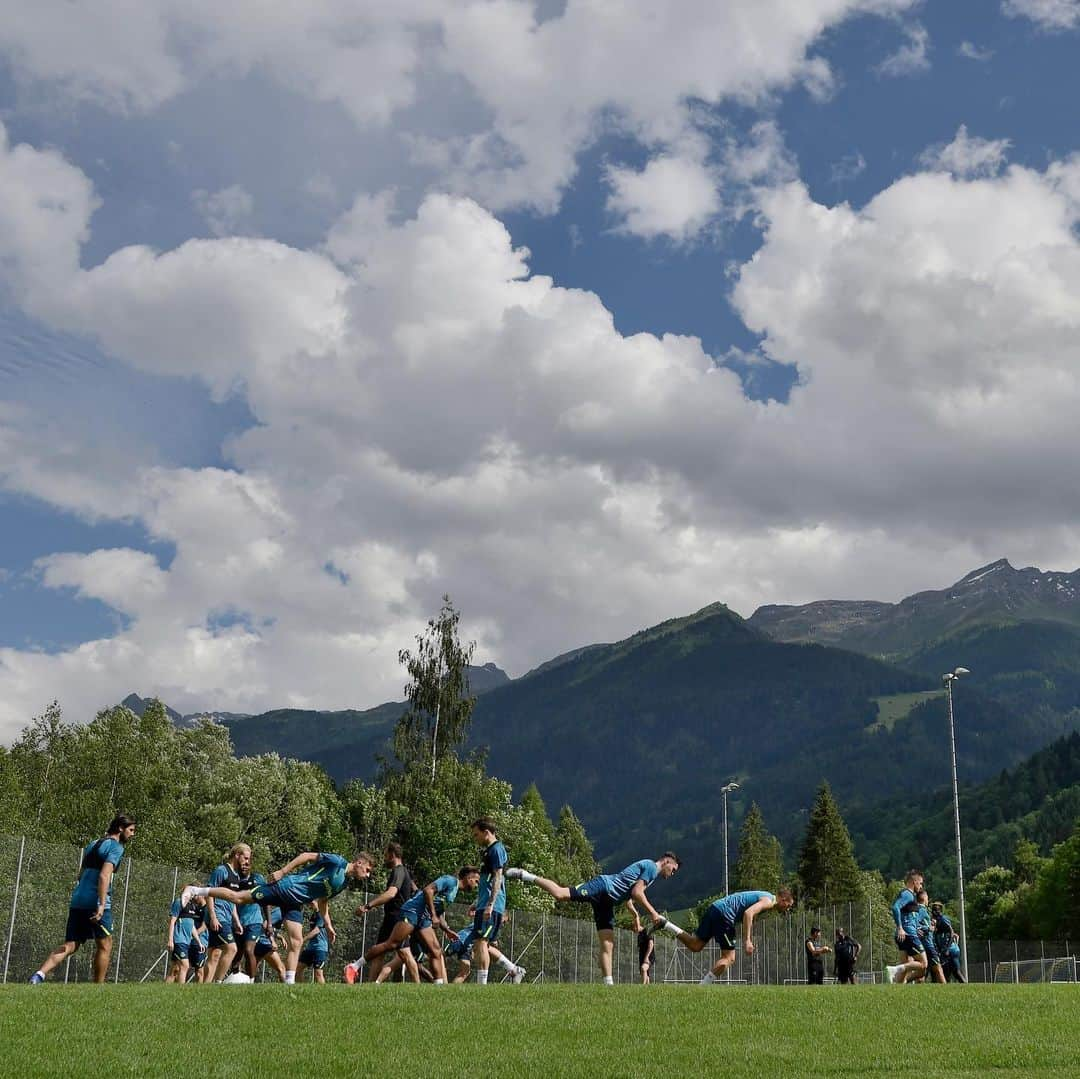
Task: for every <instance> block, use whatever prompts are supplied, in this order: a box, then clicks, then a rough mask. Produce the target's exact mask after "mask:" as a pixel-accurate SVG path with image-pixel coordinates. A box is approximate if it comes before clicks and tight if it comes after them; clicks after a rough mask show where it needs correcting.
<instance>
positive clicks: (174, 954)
mask: <svg viewBox="0 0 1080 1079" xmlns="http://www.w3.org/2000/svg"><path fill="white" fill-rule="evenodd" d="M205 917H206V900H205V899H198V898H196V899H193V900H192V901H191V902H190V903H188V905H187V906H186V907H185V906H181V904H180V900H179V899H174V900H173V904H172V907H171V908H170V910H169V933H168V939H167V940H166V943H165V947H166V948H167V949H168V951H169V973H168V975H167V976H166V978H165V981H167V982H174V983H175V984H176V985H184V984H185V983H186V982H187V978H188V972H189V971H190V970H191V966H192V963H191V955H192V951H193V950H195V951H196V952H198V951H201V950H205V949H203V942H202V938H201V937H200V936H199V930H200V929H201V928H202V924H203V919H204V918H205ZM201 966H202V963H198V964H197V966H196V969H198V967H201Z"/></svg>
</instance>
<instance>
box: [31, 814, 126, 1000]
mask: <svg viewBox="0 0 1080 1079" xmlns="http://www.w3.org/2000/svg"><path fill="white" fill-rule="evenodd" d="M134 836H135V821H134V819H133V818H131V817H129V816H127V815H126V814H124V813H118V814H117V815H116V816H115V817H113V819H112V821H111V822H110V824H109V830H108V832H106V834H105V835H104V837H103V838H101V839H96V840H94V842H93V843H88V844H87V845H86V847H85V848H84V849H83V855H82V862H81V863H80V865H79V880H78V883H77V884H76V885H75V890H74V891H73V892H72V893H71V904H70V906H69V909H68V920H67V930H66V932H65V933H64V943H63V944H61V945H59V946H58V947H56V948H54V949H53V950H52V951H51V952H50V953H49V957H48V958H47V959H46V960H45V962H44V963H42V964H41V966H40V967H39V968H38V970H37V971H35V972H34V974H33V975H32V976H31V978H30V984H31V985H40V984H41V983H42V982H43V981H45V978H46V976H47V975H48V974H49V972H50V971H52V970H53V969H55V968H56V967H57V966H59V965H60V964H61V963H62V962H63V961H64V960H65V959H67V958H69V957H70V956H72V955H74V954H75V953H76V952H77V951H78V950H79V946H80V945H81V944H83V943H84V942H85V941H88V940H90V938H91V937H93V939H94V974H93V977H94V981H95V982H97V983H98V984H99V985H100V984H101V983H103V982H104V981H105V975H106V974H107V973H108V970H109V957H110V956H111V955H112V879H113V874H114V873H115V872H116V867H117V866H118V865H119V864H120V859H121V858H123V857H124V848H125V846H126V845H127V844H128V843H129V842H130V841H131V839H133V838H134Z"/></svg>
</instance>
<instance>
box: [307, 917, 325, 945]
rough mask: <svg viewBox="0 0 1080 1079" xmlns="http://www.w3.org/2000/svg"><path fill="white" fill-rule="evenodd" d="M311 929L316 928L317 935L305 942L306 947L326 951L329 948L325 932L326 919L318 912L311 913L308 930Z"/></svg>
mask: <svg viewBox="0 0 1080 1079" xmlns="http://www.w3.org/2000/svg"><path fill="white" fill-rule="evenodd" d="M312 929H318V931H319V935H318V936H317V937H312V938H311V940H309V941H308V942H307V947H308V948H311V949H313V950H314V951H319V952H328V951H329V950H330V937H329V936H328V935H327V932H326V919H325V918H324V917H323V916H322V915H321V914H320V913H319V912H318V911H315V912H314V913H313V914H312V915H311V925H309V926H308V932H309V933H310V932H311V930H312Z"/></svg>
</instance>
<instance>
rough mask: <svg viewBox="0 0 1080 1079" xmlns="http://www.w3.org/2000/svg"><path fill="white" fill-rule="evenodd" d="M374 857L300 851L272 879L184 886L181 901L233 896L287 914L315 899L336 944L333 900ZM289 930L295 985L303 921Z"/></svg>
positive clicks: (289, 965)
mask: <svg viewBox="0 0 1080 1079" xmlns="http://www.w3.org/2000/svg"><path fill="white" fill-rule="evenodd" d="M374 864H375V862H374V859H373V858H372V857H371V855H370V854H368V853H367V851H363V852H361V853H360V854H358V855H357V856H356V857H355V858H354V859H353V860H352V861H351V862H350V861H348V860H347V859H345V858H343V857H342V856H341V855H340V854H319V853H318V852H316V851H307V852H306V853H304V854H298V855H297V856H296V857H295V858H294V859H293V860H292V861H291V862H289V863H288V865H285V866H282V867H281V869H275V870H274V872H273V873H271V874H270V879H269V883H267V884H259V885H257V886H256V887H255V888H252V889H250V890H248V891H243V892H235V893H234V892H232V891H231V890H230V889H228V888H192V887H188V888H185V889H184V893H183V895H182V896H181V897H180V898H181V901H184V902H186V901H188V900H190V899H191V897H192V896H195V895H205V896H207V897H209V898H211V899H218V898H221V899H225V898H228V899H230V900H231V901H232V902H233V903H236V904H237V905H239V906H243V905H244V904H245V903H259V904H261V905H262V906H276V907H280V908H281V911H282V913H283V914H285V915H286V917H288V913H287V912H291V911H294V910H299V909H301V908H302V907H303V906H304V905H305V904H307V903H314V904H315V905H316V906H317V907H318V908H319V913H320V914H321V915H322V916H323V917H324V918H325V919H326V934H327V939H328V940H329V941H330V943H331V944H332V943H333V942H334V938H335V937H336V936H337V934H336V932H335V930H334V925H333V922H332V921H331V918H330V907H329V900H330V898H331V897H332V896H335V895H337V894H338V892H340V891H342V890H343V889H344V888H345V885H346V883H348V881H349V880H350V879H351V880H365V879H366V878H367V877H368V876H369V875H370V874H371V870H372V868H373V866H374ZM286 925H287V927H288V931H289V951H288V954H287V955H286V957H285V983H286V984H287V985H292V984H293V982H295V981H296V966H297V964H298V963H299V961H300V951H301V948H302V946H303V925H302V924H301V925H300V926H297V925H296V923H295V922H288V921H287V922H286Z"/></svg>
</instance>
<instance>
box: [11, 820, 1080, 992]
mask: <svg viewBox="0 0 1080 1079" xmlns="http://www.w3.org/2000/svg"><path fill="white" fill-rule="evenodd" d="M81 856H82V851H81V848H78V847H73V846H61V845H56V844H47V843H41V842H38V841H37V840H32V839H29V838H22V837H18V836H14V837H12V836H0V964H2V967H0V969H2V980H3V981H5V982H7V981H13V982H20V981H26V980H27V979H28V978H29V977H30V975H31V974H32V973H33V972H34V971H35V970H36V969H37V968H38V967H39V966H40V965H41V962H42V961H43V960H44V959H45V957H46V955H47V954H48V953H49V951H50V950H51V949H52V948H54V947H55V946H56V945H57V944H59V943H60V942H61V941H62V940H63V939H64V928H65V923H66V920H67V911H68V901H69V899H70V897H71V889H72V887H73V884H74V881H75V879H76V877H77V876H78V871H79V864H80V860H81ZM199 879H200V877H199V875H198V874H194V873H192V872H191V871H190V870H185V869H182V868H179V867H177V866H166V865H161V864H157V863H153V862H149V861H145V860H142V859H138V858H131V857H126V858H124V860H123V862H122V863H121V865H120V868H119V870H118V871H117V873H116V877H115V882H114V884H113V951H112V962H111V965H110V968H109V975H108V977H109V980H110V981H129V982H130V981H136V982H137V981H143V980H146V979H153V978H157V979H161V978H163V977H164V975H165V967H166V963H165V960H166V956H165V943H166V939H167V934H168V920H169V908H170V906H171V904H172V901H173V900H174V899H175V898H176V897H177V895H179V893H180V890H181V889H182V888H183V887H184V885H185V884H189V883H191V882H193V881H196V880H199ZM365 897H366V894H365V893H363V892H356V891H345V892H343V893H342V894H341V895H339V896H337V897H336V898H335V899H334V900H333V901H332V906H331V910H332V913H333V920H334V925H335V927H336V929H337V933H338V936H337V942H336V943H335V945H334V947H333V948H332V949H331V953H330V962H329V965H328V968H327V972H326V974H327V978H328V979H331V980H334V979H338V978H340V977H341V974H342V969H343V967H344V965H345V963H347V962H348V961H349V960H351V959H354V958H355V957H357V956H358V955H360V954H362V952H363V951H364V950H365V949H366V948H369V947H371V945H372V944H374V943H375V937H376V934H377V933H378V929H379V925H380V922H381V915H379V914H375V915H372V916H368V917H364V918H357V917H356V916H355V915H354V914H353V910H354V909H355V908H356V907H357V906H358V905H360V904H361V903H362V902H364V901H365ZM447 920H448V921H449V923H450V924H451V925H452V926H455V927H464V926H465V925H466V924H467V923H468V915H467V911H466V908H465V907H464V906H460V905H459V906H455V907H452V908H451V910H450V913H449V914H448V916H447ZM814 925H817V926H820V927H821V929H822V931H823V932H822V940H823V941H824V942H825V943H829V944H831V943H832V942H833V940H834V938H835V931H836V928H837V927H840V926H842V927H843V928H844V929H846V930H847V932H848V933H849V935H851V936H852V937H854V938H855V940H857V941H859V942H860V943H861V944H862V952H861V954H860V955H859V959H858V962H857V964H856V974H857V976H858V979H859V980H860V981H872V980H878V981H880V980H881V970H882V968H883V966H884V965H885V963H895V962H897V954H896V951H895V948H894V947H893V946H892V945H891V944H889V943H887V942H888V940H889V936H890V929H889V924H888V923H887V922H885V921H884V920H883V918H882V916H881V915H880V914H875V913H874V912H873V910H872V908H871V907H870V905H869V904H860V903H845V904H839V905H836V906H833V907H831V908H829V909H827V910H824V911H805V910H795V911H792V912H790V913H789V914H787V915H783V916H777V915H776V914H768V915H766V916H765V917H763V918H759V919H758V920H757V921H756V922H755V925H754V937H753V939H754V952H753V955H750V956H748V955H746V954H745V951H744V949H743V948H741V947H740V948H739V949H738V951H737V953H736V956H737V958H736V961H735V965H734V967H733V968H732V969H731V971H730V979H731V981H732V982H733V983H736V984H740V983H748V984H771V985H788V984H799V983H802V982H805V981H806V973H807V971H806V949H805V941H806V938H807V936H809V933H810V929H811V927H812V926H814ZM684 928H686V929H688V930H690V931H693V929H694V928H695V927H694V926H693V925H686V926H684ZM499 947H500V948H501V949H502V951H503V952H504V953H505V954H506V955H507V956H509V957H510V958H511V959H512V960H513V961H514V962H516V963H519V964H520V965H522V966H524V967H525V968H526V969H527V971H528V974H527V980H528V981H530V982H532V981H537V982H597V981H599V980H600V973H599V970H598V967H597V962H596V951H597V942H596V932H595V930H594V928H593V925H592V921H591V920H582V919H578V918H567V917H561V916H559V915H557V914H553V913H550V912H543V913H541V912H535V911H523V910H511V911H509V912H507V916H506V920H505V921H504V923H503V928H502V934H501V938H500V941H499ZM92 954H93V946H92V945H86V946H84V947H83V948H81V949H80V950H79V951H78V952H76V954H75V955H74V956H73V957H72V958H71V959H70V960H69V961H68V962H67V963H66V964H65V965H64V966H62V967H60V968H58V970H57V971H56V973H55V975H54V977H56V978H60V979H62V980H64V981H86V980H89V978H90V961H91V956H92ZM1072 955H1073V952H1072V945H1071V943H1070V942H1069V941H969V942H968V968H969V972H970V975H971V980H972V981H986V982H991V981H994V980H995V973H996V974H997V975H998V980H1002V977H1001V971H1002V970H1003V969H1005V968H1003V967H1002V964H1005V963H1009V964H1017V963H1019V964H1024V963H1025V961H1033V960H1042V961H1048V960H1052V959H1057V958H1061V957H1066V956H1069V957H1071V956H1072ZM718 958H719V951H718V950H717V948H716V946H715V945H710V946H709V947H708V948H706V949H705V950H704V951H702V952H699V953H696V954H695V953H691V952H689V951H688V950H687V949H685V948H683V947H682V946H681V945H679V944H678V943H676V942H675V941H674V940H672V939H671V938H670V937H669V936H667V935H665V934H659V935H657V936H656V938H655V954H654V959H653V968H652V978H653V980H654V981H655V982H660V983H663V982H668V983H678V982H696V981H699V980H700V979H701V977H702V975H704V974H705V972H706V971H707V970H709V969H710V968H711V967H712V965H713V964H714V963H715V962H716V960H717V959H718ZM612 966H613V969H612V973H613V975H614V978H615V981H616V982H623V983H627V982H635V981H638V980H640V977H641V975H640V968H639V964H638V940H637V936H636V934H634V933H633V932H631V931H629V930H624V929H620V930H617V931H616V934H615V952H614V957H613V964H612ZM831 966H832V964H831V962H830V963H829V964H828V967H829V971H828V972H829V973H830V974H831V973H832V970H831ZM1043 968H1045V969H1051V968H1053V969H1054V970H1056V971H1057V972H1058V974H1060V969H1061V968H1060V965H1058V966H1057V967H1053V964H1050V963H1047V962H1044V963H1043V964H1042V965H1041V966H1040V967H1039V969H1043ZM1008 969H1010V970H1013V969H1016V970H1020V971H1024V970H1027V969H1029V967H1025V966H1023V965H1021V966H1020V967H1016V968H1008ZM1030 969H1035V968H1034V967H1030ZM1072 971H1073V977H1074V978H1075V962H1074V964H1073V967H1072ZM271 976H272V975H271ZM504 976H507V975H504V974H503V972H502V971H501V970H500V969H499V968H497V967H495V966H493V967H492V975H491V977H492V979H493V980H494V979H496V978H500V977H504ZM1009 980H1014V979H1009ZM1015 980H1023V979H1022V978H1021V977H1020V976H1019V975H1018V976H1017V977H1016V978H1015Z"/></svg>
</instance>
